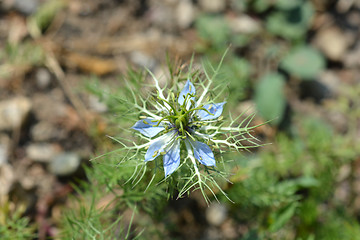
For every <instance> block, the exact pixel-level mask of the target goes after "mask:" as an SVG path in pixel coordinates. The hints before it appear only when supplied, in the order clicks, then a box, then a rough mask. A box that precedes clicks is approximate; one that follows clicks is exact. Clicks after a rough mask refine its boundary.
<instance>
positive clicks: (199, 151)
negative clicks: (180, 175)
mask: <svg viewBox="0 0 360 240" xmlns="http://www.w3.org/2000/svg"><path fill="white" fill-rule="evenodd" d="M192 146H193V148H194V156H195V158H196V159H197V160H199V162H201V163H202V164H204V165H205V166H215V163H216V162H215V158H214V154H213V152H212V151H211V149H210V147H209V146H208V145H206V144H205V143H202V142H198V141H195V142H192Z"/></svg>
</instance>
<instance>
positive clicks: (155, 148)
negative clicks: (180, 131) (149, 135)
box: [145, 131, 175, 162]
mask: <svg viewBox="0 0 360 240" xmlns="http://www.w3.org/2000/svg"><path fill="white" fill-rule="evenodd" d="M174 135H175V131H171V132H168V133H166V134H164V135H162V136H161V137H158V138H157V139H155V140H154V142H153V143H152V144H151V145H150V147H149V149H148V150H147V151H146V154H145V162H148V161H152V160H154V159H155V158H156V157H157V156H159V155H160V153H161V152H162V151H163V150H164V148H165V147H166V146H167V144H168V143H169V142H171V140H172V139H173V138H174Z"/></svg>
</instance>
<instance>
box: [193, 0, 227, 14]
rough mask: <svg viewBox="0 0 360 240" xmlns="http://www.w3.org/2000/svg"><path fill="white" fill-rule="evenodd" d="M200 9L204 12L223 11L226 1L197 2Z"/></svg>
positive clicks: (209, 0) (204, 0) (208, 0)
mask: <svg viewBox="0 0 360 240" xmlns="http://www.w3.org/2000/svg"><path fill="white" fill-rule="evenodd" d="M199 5H200V7H201V8H202V9H203V10H204V11H205V12H211V13H216V12H221V11H223V10H225V7H226V1H224V0H199Z"/></svg>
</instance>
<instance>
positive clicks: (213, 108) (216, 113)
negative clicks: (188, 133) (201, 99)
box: [197, 102, 226, 120]
mask: <svg viewBox="0 0 360 240" xmlns="http://www.w3.org/2000/svg"><path fill="white" fill-rule="evenodd" d="M225 103H226V102H222V103H211V104H206V105H204V108H205V109H207V110H208V111H209V112H210V113H212V114H213V115H211V114H209V113H208V112H206V111H204V110H199V111H198V113H197V115H198V117H199V118H200V120H211V119H215V118H218V117H220V116H221V114H222V111H223V106H224V104H225Z"/></svg>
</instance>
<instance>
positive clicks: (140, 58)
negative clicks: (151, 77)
mask: <svg viewBox="0 0 360 240" xmlns="http://www.w3.org/2000/svg"><path fill="white" fill-rule="evenodd" d="M130 59H131V61H132V62H133V63H136V64H138V65H139V66H141V67H146V68H148V69H153V68H154V67H155V65H156V62H155V60H154V59H153V58H152V57H150V56H149V55H146V54H144V53H142V52H139V51H133V52H131V54H130Z"/></svg>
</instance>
